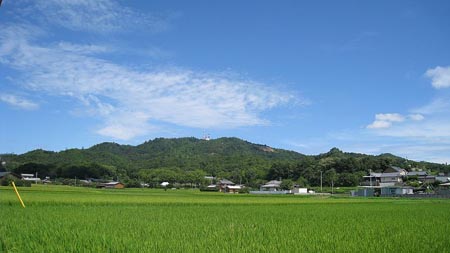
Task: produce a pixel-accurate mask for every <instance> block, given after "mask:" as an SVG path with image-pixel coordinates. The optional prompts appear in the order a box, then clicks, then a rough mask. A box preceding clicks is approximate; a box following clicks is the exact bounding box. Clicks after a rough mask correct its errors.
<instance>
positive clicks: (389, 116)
mask: <svg viewBox="0 0 450 253" xmlns="http://www.w3.org/2000/svg"><path fill="white" fill-rule="evenodd" d="M375 120H379V121H387V122H402V121H404V120H405V117H403V116H402V115H401V114H398V113H379V114H377V115H375Z"/></svg>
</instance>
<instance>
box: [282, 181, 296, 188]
mask: <svg viewBox="0 0 450 253" xmlns="http://www.w3.org/2000/svg"><path fill="white" fill-rule="evenodd" d="M280 187H281V189H282V190H290V189H292V188H293V187H294V182H293V181H292V180H291V179H284V180H283V181H281V185H280Z"/></svg>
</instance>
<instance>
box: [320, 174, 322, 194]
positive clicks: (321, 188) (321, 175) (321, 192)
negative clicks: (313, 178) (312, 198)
mask: <svg viewBox="0 0 450 253" xmlns="http://www.w3.org/2000/svg"><path fill="white" fill-rule="evenodd" d="M320 193H323V192H322V171H320Z"/></svg>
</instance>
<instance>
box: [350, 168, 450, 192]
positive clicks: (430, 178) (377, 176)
mask: <svg viewBox="0 0 450 253" xmlns="http://www.w3.org/2000/svg"><path fill="white" fill-rule="evenodd" d="M363 178H364V182H363V183H362V184H361V186H360V187H359V188H358V190H356V191H352V196H364V197H368V196H375V195H381V196H397V195H411V194H414V193H415V192H414V190H415V188H414V187H412V186H409V185H407V184H406V182H405V180H407V179H411V178H414V179H416V180H417V182H418V183H420V184H421V185H430V184H435V183H436V182H438V183H439V185H440V186H442V187H446V186H449V185H450V177H449V176H446V175H444V174H443V173H440V174H438V175H437V176H436V175H430V174H428V172H426V171H409V172H408V171H407V170H405V169H402V168H399V167H396V166H390V167H389V168H387V169H385V170H384V171H383V172H382V173H374V172H370V173H369V175H368V176H364V177H363Z"/></svg>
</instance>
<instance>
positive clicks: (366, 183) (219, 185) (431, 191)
mask: <svg viewBox="0 0 450 253" xmlns="http://www.w3.org/2000/svg"><path fill="white" fill-rule="evenodd" d="M11 180H14V181H15V180H18V181H22V182H24V183H23V184H22V185H21V184H20V183H19V185H21V186H30V185H31V184H52V183H54V182H53V181H52V180H51V179H50V178H49V177H45V178H44V179H41V178H39V177H38V175H37V174H20V175H18V174H16V173H14V172H7V171H3V172H0V182H7V181H11ZM205 181H206V182H209V184H207V185H205V186H200V185H198V187H199V188H200V189H201V190H203V191H216V192H222V193H232V194H237V193H250V194H295V195H329V194H333V189H331V192H329V191H327V192H324V191H322V186H320V188H318V187H314V189H315V190H313V189H309V188H305V187H300V186H299V185H296V184H292V185H283V180H282V179H280V180H270V181H267V182H266V183H264V184H261V185H260V187H259V189H249V188H247V187H246V186H245V185H243V184H236V183H234V182H232V181H230V180H228V179H226V178H216V177H212V176H205ZM2 185H5V183H3V184H2ZM75 186H86V187H96V188H105V189H123V188H125V184H124V183H122V182H120V181H111V180H110V181H105V180H100V179H94V178H91V179H83V180H76V179H75ZM140 186H141V187H150V185H149V184H146V183H141V185H140ZM152 187H158V188H163V189H166V190H167V189H176V188H174V187H173V186H172V185H171V184H170V183H169V182H161V183H160V184H159V185H156V186H155V185H153V186H152ZM184 187H186V188H188V187H189V186H186V185H185V186H184ZM191 187H192V185H191ZM195 187H197V186H195ZM328 188H329V187H328ZM318 189H320V190H318ZM350 195H351V196H353V197H376V196H382V197H424V198H425V197H428V198H433V197H435V198H450V175H446V174H444V173H439V174H437V175H431V174H429V173H428V172H427V171H420V170H412V171H407V170H405V169H403V168H400V167H396V166H390V167H388V168H387V169H385V170H384V171H383V172H381V173H375V172H370V173H368V175H366V176H363V177H362V178H361V183H360V185H359V186H357V187H356V189H354V190H351V191H350Z"/></svg>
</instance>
